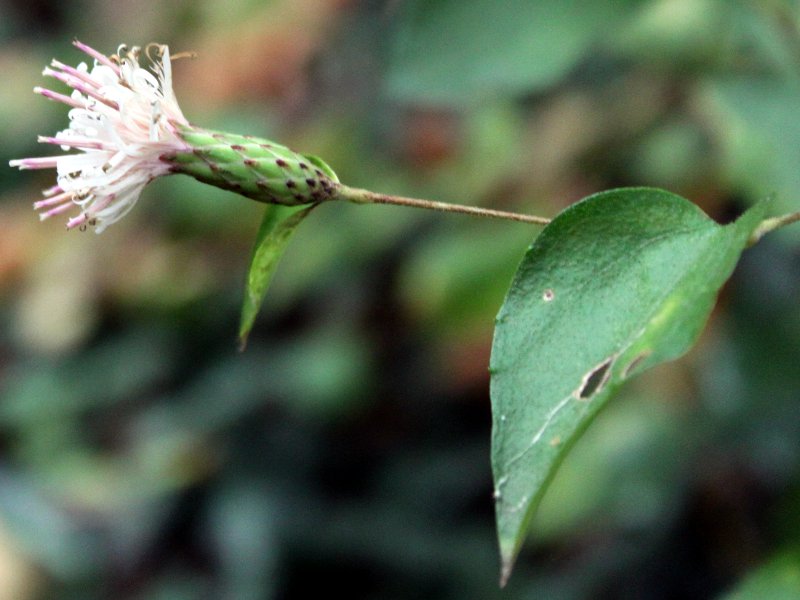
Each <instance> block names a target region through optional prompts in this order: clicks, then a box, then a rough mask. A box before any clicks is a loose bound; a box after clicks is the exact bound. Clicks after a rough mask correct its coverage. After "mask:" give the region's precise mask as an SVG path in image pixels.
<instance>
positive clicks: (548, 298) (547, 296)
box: [542, 288, 556, 302]
mask: <svg viewBox="0 0 800 600" xmlns="http://www.w3.org/2000/svg"><path fill="white" fill-rule="evenodd" d="M555 297H556V293H555V292H554V291H553V290H551V289H549V288H548V289H546V290H545V291H544V293H543V294H542V300H544V301H545V302H552V301H553V299H554V298H555Z"/></svg>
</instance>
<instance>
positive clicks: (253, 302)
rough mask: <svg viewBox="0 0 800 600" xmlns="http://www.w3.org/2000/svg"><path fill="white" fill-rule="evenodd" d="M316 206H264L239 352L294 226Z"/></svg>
mask: <svg viewBox="0 0 800 600" xmlns="http://www.w3.org/2000/svg"><path fill="white" fill-rule="evenodd" d="M316 206H317V205H316V204H312V205H311V206H307V207H305V208H302V209H299V210H298V209H297V208H294V207H291V208H290V207H286V206H279V205H269V206H267V210H266V212H265V213H264V218H263V220H262V221H261V226H260V227H259V228H258V234H257V235H256V243H255V246H254V247H253V258H252V259H251V260H250V269H249V270H248V272H247V284H246V286H245V291H244V303H243V304H242V319H241V323H240V325H239V347H240V348H241V349H242V350H244V348H245V346H246V345H247V336H248V335H249V333H250V330H251V329H252V328H253V323H254V322H255V320H256V315H257V314H258V310H259V309H260V308H261V303H262V301H263V300H264V296H265V295H266V293H267V288H268V287H269V283H270V281H271V280H272V275H273V273H275V268H276V267H277V266H278V261H279V260H280V258H281V256H283V252H284V251H285V250H286V246H287V244H288V243H289V240H290V239H291V237H292V234H293V233H294V232H295V229H297V226H298V225H300V223H301V222H302V221H303V219H305V218H306V217H307V216H308V214H309V213H310V212H311V211H312V210H313V209H314V208H315V207H316ZM287 215H288V216H287Z"/></svg>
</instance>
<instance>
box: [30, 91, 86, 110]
mask: <svg viewBox="0 0 800 600" xmlns="http://www.w3.org/2000/svg"><path fill="white" fill-rule="evenodd" d="M33 93H34V94H41V95H42V96H44V97H45V98H47V99H48V100H55V101H56V102H63V103H64V104H66V105H67V106H72V107H75V108H86V102H84V101H82V100H76V99H75V98H71V97H70V96H65V95H64V94H59V93H58V92H54V91H53V90H48V89H46V88H41V87H39V86H36V87H35V88H33Z"/></svg>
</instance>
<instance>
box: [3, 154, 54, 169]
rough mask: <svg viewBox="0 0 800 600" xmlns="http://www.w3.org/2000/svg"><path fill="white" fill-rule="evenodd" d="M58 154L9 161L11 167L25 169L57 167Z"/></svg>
mask: <svg viewBox="0 0 800 600" xmlns="http://www.w3.org/2000/svg"><path fill="white" fill-rule="evenodd" d="M59 158H60V157H58V156H43V157H41V158H19V159H17V160H10V161H8V165H9V166H11V167H18V168H19V169H21V170H25V169H55V168H56V167H57V166H58V159H59Z"/></svg>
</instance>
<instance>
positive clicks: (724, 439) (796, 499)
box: [0, 0, 800, 600]
mask: <svg viewBox="0 0 800 600" xmlns="http://www.w3.org/2000/svg"><path fill="white" fill-rule="evenodd" d="M799 18H800V12H798V9H797V7H796V3H795V2H790V1H779V0H774V1H766V0H765V1H756V0H752V1H745V0H737V1H729V2H728V1H722V0H719V1H715V0H640V1H635V0H629V1H623V0H620V1H616V2H615V1H613V0H600V1H592V0H554V1H552V2H547V3H540V2H535V1H533V0H530V1H524V0H513V1H509V2H492V1H490V0H436V1H429V2H424V1H418V2H408V1H401V0H387V1H378V0H362V1H356V0H350V1H347V0H338V1H337V0H299V1H289V0H275V1H272V2H264V1H263V0H259V1H256V0H231V1H228V2H217V1H213V0H200V1H189V0H183V1H178V0H174V1H167V2H164V1H163V0H135V1H130V2H124V3H116V2H115V3H111V2H102V1H100V0H83V1H79V0H71V1H61V2H47V1H45V0H33V1H25V2H23V1H18V0H3V3H2V4H0V73H2V76H3V82H2V86H0V140H2V144H0V159H1V160H0V163H2V164H7V161H8V160H9V159H12V158H21V157H25V156H38V155H40V154H47V153H48V152H49V151H52V150H50V149H48V148H41V147H37V144H36V135H37V134H43V135H52V134H54V133H55V132H56V131H58V130H60V129H63V128H65V127H66V123H67V120H66V114H65V110H63V107H61V106H59V105H56V104H54V103H51V102H48V101H46V100H45V99H43V98H41V97H36V96H34V95H33V94H32V93H31V88H32V87H33V86H34V85H47V86H51V87H54V88H55V89H59V90H61V88H60V87H59V84H58V82H55V81H47V82H45V81H43V78H42V77H41V74H40V73H41V70H42V68H43V67H44V66H45V65H46V64H47V63H48V62H49V60H50V59H51V58H52V57H57V58H58V59H59V60H61V61H63V62H66V63H67V64H73V65H74V64H77V62H79V61H80V60H83V58H82V57H81V56H80V53H79V52H78V51H77V50H75V49H74V48H73V47H72V46H71V45H70V42H71V40H72V39H73V38H78V39H80V40H81V41H83V42H86V43H88V44H90V45H92V46H94V47H96V48H98V49H99V50H101V51H103V52H106V53H112V52H114V51H115V50H116V47H117V46H118V45H119V44H120V43H123V42H124V43H128V44H140V45H145V44H147V43H148V42H150V41H157V42H161V43H168V44H169V45H170V48H171V49H172V51H173V53H175V52H180V51H195V52H196V53H197V58H196V59H192V60H190V59H183V60H179V61H176V62H175V63H174V65H173V71H174V74H175V90H176V94H177V96H178V98H179V100H180V102H181V105H182V108H183V111H184V113H185V114H186V115H187V117H188V118H189V119H190V120H191V121H192V122H194V123H197V124H198V125H202V126H205V127H210V128H216V129H224V130H229V131H232V132H238V133H250V134H253V135H258V136H265V137H271V138H273V139H276V140H278V141H280V142H282V143H285V144H288V145H290V146H291V147H293V148H295V149H297V150H300V151H304V152H311V153H314V154H318V155H320V156H322V157H324V158H325V160H326V161H327V162H329V163H330V164H331V166H332V167H333V168H334V169H335V170H336V171H337V173H338V174H339V177H340V178H341V179H342V180H343V181H344V182H346V183H348V184H350V185H355V186H359V187H367V188H370V189H374V190H376V191H384V192H388V193H395V194H405V195H413V196H418V197H426V198H431V199H439V200H444V201H451V202H460V203H464V204H472V205H484V206H491V207H495V208H504V209H508V210H516V211H520V212H530V213H535V214H542V215H546V216H552V215H554V214H555V213H557V212H558V211H559V210H561V209H562V208H563V207H565V206H567V205H569V204H570V203H572V202H574V201H576V200H578V199H580V198H581V197H583V196H585V195H588V194H590V193H593V192H596V191H600V190H603V189H608V188H611V187H616V186H624V185H654V186H661V187H665V188H668V189H669V190H671V191H674V192H676V193H679V194H682V195H684V196H686V197H688V198H690V199H692V200H693V201H695V202H697V203H698V204H700V205H701V206H702V207H703V208H704V209H705V210H706V211H707V212H709V214H711V215H712V216H713V217H715V218H717V219H718V220H721V221H727V220H730V219H732V218H733V217H735V216H736V215H737V214H739V213H740V212H741V211H742V210H744V209H745V208H746V207H747V206H749V205H750V204H751V203H752V202H754V201H755V200H757V199H759V198H762V197H764V196H766V195H768V194H770V193H775V194H776V204H775V210H776V212H788V211H792V210H798V209H800V205H799V204H798V198H799V197H800V191H798V190H800V118H799V115H800V82H799V80H798V75H799V74H800V35H798V19H799ZM61 91H63V90H61ZM52 178H53V174H52V173H50V172H32V173H19V172H17V171H15V170H12V169H9V168H2V169H0V224H2V230H0V323H2V325H1V326H0V600H7V599H8V600H27V599H37V598H53V599H92V598H98V599H101V598H102V599H104V598H114V599H137V600H138V599H148V600H149V599H154V600H155V599H158V600H161V599H163V600H167V599H169V600H172V599H176V600H179V599H180V600H182V599H187V600H188V599H195V598H208V599H217V598H230V599H237V600H238V599H272V598H274V599H289V598H308V597H314V596H317V595H321V594H326V595H333V594H334V593H335V594H343V595H344V597H346V598H353V599H356V598H359V599H360V598H365V599H366V598H369V599H375V600H389V599H400V598H415V599H416V598H426V599H427V598H430V599H439V598H442V599H454V600H469V599H476V600H477V599H480V600H483V599H487V598H501V597H502V598H509V599H512V598H537V599H538V598H544V599H556V600H560V599H564V600H567V599H584V598H587V599H588V598H591V599H598V598H599V599H603V598H626V599H627V598H632V599H634V598H635V599H659V598H665V599H666V598H677V597H679V598H685V599H693V598H714V597H719V596H720V595H721V594H723V593H725V592H727V591H728V590H730V589H731V588H732V587H733V586H734V585H735V584H736V583H737V582H738V581H739V580H740V579H741V578H743V577H745V576H746V575H747V574H748V573H749V572H750V570H751V569H753V568H756V567H758V566H759V565H762V564H765V563H769V561H771V560H773V556H776V555H777V556H778V557H780V556H783V557H784V558H783V559H781V558H779V559H778V563H775V564H777V567H774V569H773V570H774V571H775V572H777V575H774V576H770V575H769V573H770V572H768V573H767V575H766V576H762V578H761V579H760V580H756V583H757V584H758V585H767V586H769V585H774V584H775V582H779V581H783V582H785V581H791V578H792V577H794V578H795V579H794V581H797V580H798V579H800V574H799V573H798V570H800V567H798V564H797V562H798V561H794V560H792V559H791V557H793V556H794V557H796V556H797V555H792V554H791V553H790V554H781V553H784V552H787V549H789V550H788V551H789V552H791V548H795V547H797V544H798V540H800V519H799V518H798V516H797V515H798V514H800V477H799V476H800V407H799V406H798V386H797V381H798V376H800V366H799V365H798V360H797V357H798V350H799V349H800V348H799V347H798V344H800V310H798V298H800V254H799V253H798V247H800V244H799V243H798V242H799V241H800V240H799V239H798V234H799V233H800V231H798V230H800V228H797V227H796V228H795V229H794V230H793V229H791V228H790V229H787V230H785V231H781V232H779V233H777V234H775V235H771V236H769V237H768V238H767V239H765V240H764V241H763V242H762V243H760V244H759V245H758V246H757V247H756V248H754V249H753V250H751V251H749V252H747V253H746V255H745V257H744V259H743V261H742V264H741V265H740V268H739V269H738V270H737V272H736V273H735V275H734V277H733V279H732V281H731V282H730V284H729V285H728V286H727V287H726V289H725V290H724V292H723V294H722V297H721V302H720V306H719V307H718V309H717V311H716V312H715V314H714V315H713V317H712V319H711V323H710V325H709V328H708V330H707V331H706V333H705V334H704V336H703V338H702V339H701V341H700V343H699V346H698V347H696V348H695V349H694V350H693V351H692V352H691V353H690V354H689V355H687V356H686V357H684V358H683V359H681V360H680V361H677V362H676V363H672V364H669V365H664V366H661V367H658V368H657V369H654V370H653V371H651V372H649V373H647V374H645V375H644V376H642V377H640V378H639V379H638V380H637V381H635V382H633V383H632V384H631V385H629V386H628V387H627V389H626V390H625V391H624V392H623V394H622V395H621V396H620V397H619V398H617V399H616V400H615V401H614V402H612V404H611V406H610V407H609V408H608V410H607V411H605V412H604V413H603V414H602V415H601V416H600V418H599V419H598V420H597V422H596V423H595V424H594V425H593V426H592V427H591V428H590V429H589V431H588V432H587V434H586V436H585V438H584V439H583V440H582V441H581V443H580V444H579V445H578V447H577V448H576V449H575V450H574V452H573V453H572V454H571V455H570V457H569V459H568V460H567V461H566V463H565V464H564V467H563V469H562V472H561V473H560V474H559V476H558V478H557V480H556V481H555V483H554V485H553V488H552V490H551V491H550V492H549V494H548V496H547V498H546V500H545V503H544V505H543V506H542V508H541V511H540V513H539V515H538V516H537V520H536V523H535V524H534V527H533V529H532V534H531V540H530V542H529V543H528V544H527V545H526V547H525V548H524V550H523V552H522V555H521V557H520V560H519V562H518V565H517V569H516V572H515V574H514V576H513V577H512V580H511V583H510V584H509V586H508V588H507V589H506V590H504V591H502V592H501V591H500V590H498V588H497V576H498V559H497V553H496V544H495V539H494V532H493V518H494V517H493V509H492V501H491V490H492V484H491V473H490V469H489V428H490V407H489V398H488V373H487V365H488V358H489V350H490V346H491V337H492V325H493V319H494V315H495V314H496V312H497V310H498V308H499V306H500V304H501V303H502V299H503V295H504V293H505V289H506V286H507V285H508V284H509V282H510V278H511V275H512V274H513V272H514V269H515V267H516V264H517V262H518V261H519V259H520V258H521V256H522V253H523V252H524V250H525V248H526V246H527V245H528V244H529V243H530V241H531V240H532V239H533V237H534V236H535V234H536V231H537V229H536V228H533V227H531V226H528V225H521V224H512V223H502V222H487V221H481V220H476V219H473V218H471V217H465V216H458V215H444V216H443V215H436V214H430V213H424V212H421V211H415V210H412V209H402V208H394V207H379V206H369V207H366V206H346V205H336V204H331V205H327V206H323V207H321V208H320V209H319V210H317V211H315V213H314V214H313V215H312V216H311V218H309V219H308V220H307V221H306V222H305V223H304V224H303V226H302V227H301V228H300V230H299V232H298V234H297V236H296V238H295V239H294V240H293V242H292V244H291V246H290V249H289V251H288V253H287V254H286V256H285V258H284V260H283V262H282V263H281V265H280V267H279V270H278V273H277V277H276V279H275V281H274V286H273V288H272V289H271V290H270V294H269V296H268V298H267V301H266V304H265V309H264V311H263V313H262V315H261V318H260V320H259V321H258V323H257V324H256V327H255V330H254V331H253V334H252V336H251V339H250V344H249V347H248V350H247V351H246V352H245V353H244V354H239V353H237V351H236V339H235V337H236V331H237V324H238V310H239V306H240V302H241V295H242V288H243V280H244V274H245V269H246V264H247V260H248V256H249V252H250V246H251V244H252V241H253V239H254V237H255V232H256V229H257V227H258V223H259V220H260V216H261V211H262V207H260V206H258V205H257V204H255V203H253V202H251V201H248V200H245V199H243V198H240V197H237V196H235V195H232V194H229V193H226V192H222V191H219V190H216V189H213V188H210V187H207V186H203V185H201V184H199V183H196V182H194V181H192V180H190V179H188V178H184V177H171V178H164V179H162V180H159V181H157V182H154V183H153V184H151V185H150V186H148V188H146V190H145V191H144V193H143V194H142V198H141V199H140V201H139V204H138V205H137V207H136V209H135V210H134V211H133V212H132V213H131V214H130V215H129V216H128V217H126V218H125V219H124V220H123V221H122V222H120V223H118V224H116V225H114V226H113V227H111V228H110V229H109V230H107V231H106V232H105V233H103V234H102V235H100V236H96V235H93V234H92V233H91V232H87V233H83V234H82V233H80V232H77V231H74V232H66V231H65V230H64V223H63V222H62V221H61V220H60V218H54V219H52V220H50V221H47V222H45V223H43V224H40V223H39V222H38V219H37V217H36V214H35V213H34V212H33V211H32V210H31V207H30V204H31V202H32V201H34V200H36V199H37V198H38V197H39V191H40V190H41V189H44V188H46V187H48V186H50V185H52ZM588 334H590V332H587V335H588ZM786 556H789V557H790V559H786V558H785V557H786ZM787 578H788V579H787ZM765 582H766V583H765ZM764 589H770V588H764ZM764 594H765V592H761V594H760V595H758V594H757V595H756V596H753V597H761V598H775V597H778V596H775V595H764ZM785 597H787V598H789V597H794V596H791V595H787V596H785Z"/></svg>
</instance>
